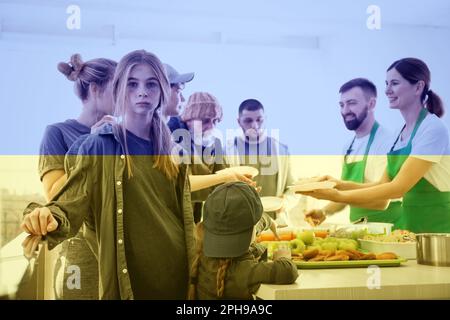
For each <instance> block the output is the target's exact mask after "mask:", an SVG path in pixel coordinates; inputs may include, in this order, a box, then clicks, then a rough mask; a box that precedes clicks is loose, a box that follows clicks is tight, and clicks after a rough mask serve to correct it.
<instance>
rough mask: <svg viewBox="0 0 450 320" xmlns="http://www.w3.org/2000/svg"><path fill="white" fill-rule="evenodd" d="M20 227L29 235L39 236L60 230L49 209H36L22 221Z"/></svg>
mask: <svg viewBox="0 0 450 320" xmlns="http://www.w3.org/2000/svg"><path fill="white" fill-rule="evenodd" d="M20 227H21V228H22V229H23V230H24V231H25V232H28V233H29V234H32V235H37V236H45V235H46V234H47V232H51V231H54V230H56V229H57V228H58V221H56V219H55V218H54V217H53V215H52V213H51V212H50V210H49V208H47V207H42V208H36V209H34V210H33V211H32V212H31V213H29V214H27V215H26V216H25V217H24V218H23V221H22V224H21V225H20Z"/></svg>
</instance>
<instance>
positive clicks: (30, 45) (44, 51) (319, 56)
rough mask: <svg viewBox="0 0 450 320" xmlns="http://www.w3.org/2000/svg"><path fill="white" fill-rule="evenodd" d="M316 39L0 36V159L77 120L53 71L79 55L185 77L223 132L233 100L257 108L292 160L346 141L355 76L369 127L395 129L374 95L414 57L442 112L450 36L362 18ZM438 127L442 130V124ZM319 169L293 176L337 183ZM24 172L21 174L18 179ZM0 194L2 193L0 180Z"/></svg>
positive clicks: (326, 167)
mask: <svg viewBox="0 0 450 320" xmlns="http://www.w3.org/2000/svg"><path fill="white" fill-rule="evenodd" d="M363 18H364V17H363ZM62 21H63V20H62ZM134 23H136V21H135V22H134ZM229 23H230V24H231V23H232V22H231V21H230V22H229ZM271 23H272V24H273V23H275V22H273V21H272V22H271ZM280 23H281V22H280ZM180 28H182V26H180ZM305 30H306V29H305ZM314 30H315V27H314V25H313V26H310V27H309V28H308V30H307V33H308V34H310V35H311V34H314ZM316 30H317V32H316V33H317V35H318V36H319V37H320V46H319V49H296V48H285V47H284V48H283V47H276V46H256V45H253V46H245V45H227V44H207V43H199V42H189V41H185V42H181V41H179V42H176V41H165V42H164V41H149V40H147V41H146V40H142V39H135V40H132V39H121V38H120V37H119V38H118V39H117V41H116V44H115V45H112V44H111V41H110V40H108V39H104V38H103V39H97V40H95V39H92V38H85V37H71V36H65V37H59V36H45V35H35V34H34V35H33V34H16V33H7V32H6V33H3V34H2V35H1V37H0V70H1V72H0V90H1V94H0V112H1V115H2V118H3V121H2V125H1V126H0V135H1V137H3V138H2V140H1V141H2V142H1V147H0V152H1V154H3V155H23V154H28V155H33V154H34V155H36V154H37V152H38V146H39V142H40V139H41V137H42V134H43V130H44V128H45V126H46V125H47V124H48V123H53V122H57V121H62V120H64V119H67V118H74V117H76V116H77V114H78V113H79V111H80V103H79V101H78V99H77V98H76V97H75V95H74V94H73V89H72V83H71V82H69V81H68V80H66V79H65V78H64V76H63V75H61V74H60V73H59V72H58V71H57V70H56V64H57V63H58V62H60V61H66V60H67V59H68V58H69V57H70V55H71V54H72V53H75V52H78V53H81V55H82V56H83V58H84V59H85V60H87V59H91V58H95V57H108V58H113V59H116V60H118V59H120V57H121V56H123V55H124V54H125V53H127V52H129V51H131V50H134V49H142V48H144V49H146V50H148V51H152V52H154V53H156V54H157V55H158V56H159V57H160V58H161V59H162V60H163V61H167V62H169V63H171V64H172V65H173V66H175V67H176V68H177V69H178V70H179V71H181V72H189V71H194V72H195V73H196V76H195V79H194V80H193V81H192V82H191V83H189V84H188V86H187V87H186V89H185V95H186V96H188V95H189V94H190V93H192V92H194V91H209V92H211V93H212V94H214V95H216V96H217V97H218V99H219V101H221V103H222V105H223V107H224V113H225V115H224V120H223V122H222V123H221V124H220V125H219V128H220V129H222V130H225V129H228V128H235V127H236V116H237V108H238V105H239V103H240V102H241V101H242V100H244V99H246V98H250V97H253V98H257V99H260V100H261V101H262V102H263V104H264V105H265V107H266V114H267V118H268V119H267V126H268V127H269V128H276V129H280V138H281V140H282V141H283V142H285V143H287V144H288V145H289V147H290V150H291V153H292V154H295V155H330V154H334V155H338V154H340V152H341V149H342V145H343V143H344V141H345V140H346V139H349V138H350V136H351V133H349V132H348V131H347V130H346V129H345V128H344V126H343V124H342V120H341V117H340V114H339V108H338V103H337V102H338V97H339V96H338V89H339V86H340V85H341V84H342V83H343V82H345V81H347V80H349V79H351V78H354V77H359V76H363V77H367V78H369V79H371V80H373V81H374V82H375V84H376V85H377V86H378V89H379V99H378V106H377V111H376V114H377V118H378V119H379V120H380V122H381V123H383V124H384V125H386V126H387V127H390V128H392V129H393V130H394V129H396V128H398V127H400V126H401V118H400V115H399V114H398V112H397V111H392V110H389V109H388V107H387V103H386V102H387V101H386V98H385V96H384V93H383V90H384V77H385V70H386V68H387V67H388V65H389V64H390V63H392V62H393V61H394V60H396V59H398V58H401V57H406V56H415V57H419V58H422V59H423V60H424V61H426V62H427V64H428V65H429V67H430V69H431V72H432V88H433V90H434V91H435V92H437V93H438V94H440V95H441V97H442V98H443V100H444V102H446V103H447V105H448V104H449V102H450V90H449V85H448V83H449V81H448V79H447V77H448V75H449V74H450V61H449V59H448V58H447V57H448V56H450V45H449V42H448V39H450V30H449V29H446V28H429V27H417V26H410V27H407V26H396V25H392V24H387V25H383V26H382V28H381V30H373V31H371V30H368V29H367V28H366V26H365V20H364V19H362V20H361V23H359V24H336V23H330V24H328V25H327V24H323V23H322V24H320V25H319V24H318V25H317V26H316ZM238 31H239V30H237V31H236V30H235V32H238ZM261 32H265V30H262V31H261ZM444 119H445V121H446V123H447V124H448V125H449V126H450V118H449V116H448V115H447V116H446V117H445V118H444ZM2 162H3V163H4V165H3V167H0V174H2V172H3V173H5V172H9V173H10V174H11V172H14V170H16V169H15V168H14V166H13V165H12V167H11V164H10V162H8V161H0V166H1V165H2ZM319 162H320V165H317V163H318V162H317V161H309V162H308V161H304V162H303V164H301V163H300V164H299V165H298V166H297V167H296V172H297V173H298V174H300V175H314V174H317V173H321V172H325V173H331V174H334V175H339V164H336V161H335V159H334V158H333V159H330V160H329V161H327V158H326V157H325V158H322V159H321V160H320V161H319ZM6 163H8V164H6ZM17 170H19V169H17ZM24 170H25V169H24V166H21V167H20V172H22V173H23V171H24ZM35 170H36V167H30V168H29V172H30V173H31V172H33V174H34V172H35ZM33 179H35V177H34V178H33ZM20 180H22V179H19V181H14V186H15V187H14V188H19V189H21V190H27V188H31V190H33V191H34V189H36V188H40V186H39V183H38V182H37V183H36V182H33V183H30V180H27V179H25V178H23V181H22V182H21V181H20ZM18 186H21V187H18ZM0 187H11V185H9V186H8V182H6V179H0Z"/></svg>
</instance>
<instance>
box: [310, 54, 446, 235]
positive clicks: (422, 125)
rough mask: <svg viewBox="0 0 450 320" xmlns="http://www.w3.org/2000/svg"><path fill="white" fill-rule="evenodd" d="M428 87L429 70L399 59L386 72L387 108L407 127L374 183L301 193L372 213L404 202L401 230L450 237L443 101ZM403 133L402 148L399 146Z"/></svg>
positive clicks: (412, 62) (416, 62)
mask: <svg viewBox="0 0 450 320" xmlns="http://www.w3.org/2000/svg"><path fill="white" fill-rule="evenodd" d="M430 83H431V74H430V70H429V69H428V67H427V65H426V64H425V63H424V62H423V61H421V60H419V59H416V58H404V59H400V60H397V61H395V62H394V63H393V64H392V65H391V66H390V67H389V68H388V70H387V76H386V96H387V97H388V99H389V107H390V108H391V109H398V110H400V111H401V114H402V116H403V119H404V120H405V126H404V127H403V129H402V131H401V132H400V135H399V136H398V138H397V140H396V141H395V143H394V144H393V146H392V148H391V151H390V152H389V153H388V166H387V168H386V171H385V173H384V175H383V177H382V178H381V180H380V181H379V182H378V183H375V184H373V183H370V184H357V183H355V184H354V185H351V184H352V183H350V185H348V184H347V185H345V182H339V181H338V183H340V184H341V185H340V186H339V187H338V188H337V189H329V190H315V191H313V192H301V193H302V194H305V195H309V196H312V197H314V198H317V199H326V200H331V201H334V202H338V203H347V204H350V205H358V206H364V204H366V203H367V199H370V200H371V202H372V204H376V207H382V206H383V204H387V201H388V200H389V199H392V198H399V197H403V206H402V217H401V218H400V224H404V227H405V228H406V229H408V230H410V231H413V232H446V233H447V232H450V183H449V181H450V137H449V131H448V128H447V126H446V125H445V123H444V122H443V121H442V119H440V118H441V117H442V115H443V114H444V107H443V103H442V100H441V99H440V97H439V96H438V95H437V94H436V93H435V92H434V91H432V90H430V89H429V88H430ZM424 107H425V108H424ZM403 131H404V136H405V140H404V141H405V143H404V142H402V141H401V140H400V137H401V136H402V133H403ZM409 132H411V133H410V134H409ZM396 145H399V146H398V148H399V149H398V150H395V147H396ZM327 179H329V178H327ZM342 190H346V191H342Z"/></svg>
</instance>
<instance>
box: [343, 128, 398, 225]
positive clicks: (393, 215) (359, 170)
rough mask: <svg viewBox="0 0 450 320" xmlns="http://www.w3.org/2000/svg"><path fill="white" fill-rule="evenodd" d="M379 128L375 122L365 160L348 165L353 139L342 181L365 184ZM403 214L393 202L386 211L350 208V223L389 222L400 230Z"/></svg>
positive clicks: (396, 203) (344, 166) (345, 158)
mask: <svg viewBox="0 0 450 320" xmlns="http://www.w3.org/2000/svg"><path fill="white" fill-rule="evenodd" d="M378 128H379V124H378V122H376V121H375V123H374V125H373V126H372V130H371V131H370V137H369V141H368V142H367V146H366V150H365V151H364V158H363V160H361V161H355V162H351V163H347V157H348V155H349V154H350V152H351V149H352V147H353V143H354V142H355V139H356V136H355V138H354V139H353V141H352V143H351V145H350V147H349V148H348V150H347V153H346V155H345V157H344V164H343V166H342V175H341V179H342V180H344V181H353V182H359V183H364V173H365V170H366V164H367V157H368V154H369V150H370V147H371V146H372V142H373V140H374V139H375V135H376V133H377V130H378ZM401 213H402V208H401V202H400V201H391V202H390V204H389V207H388V208H387V209H386V210H381V211H380V210H371V209H365V208H361V207H356V206H350V221H352V222H354V221H357V220H360V219H362V218H367V221H368V222H387V223H392V224H393V225H394V226H393V228H394V229H399V228H401V227H402V225H401V224H400V223H399V222H400V217H401Z"/></svg>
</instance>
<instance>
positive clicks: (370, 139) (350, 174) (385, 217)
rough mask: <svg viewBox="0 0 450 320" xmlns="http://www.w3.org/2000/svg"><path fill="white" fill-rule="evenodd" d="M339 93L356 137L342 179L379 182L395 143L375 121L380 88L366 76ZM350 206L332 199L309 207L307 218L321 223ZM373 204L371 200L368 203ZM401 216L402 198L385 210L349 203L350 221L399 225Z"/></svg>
mask: <svg viewBox="0 0 450 320" xmlns="http://www.w3.org/2000/svg"><path fill="white" fill-rule="evenodd" d="M339 93H340V94H341V97H340V101H339V105H340V108H341V115H342V119H343V120H344V124H345V126H346V128H347V129H348V130H351V131H354V132H355V136H354V137H353V138H352V140H351V141H349V142H348V143H346V145H345V148H344V150H343V154H344V161H343V165H342V175H341V179H342V180H347V181H353V182H359V183H371V182H374V183H375V182H377V181H379V179H380V178H381V176H382V175H383V172H384V169H385V167H386V161H387V158H386V154H387V153H388V152H389V148H390V147H391V145H392V136H391V134H390V133H389V132H388V131H387V130H386V129H385V128H384V127H382V126H380V125H379V123H378V122H377V121H376V120H375V115H374V110H375V105H376V101H377V88H376V87H375V85H374V84H373V83H372V82H371V81H369V80H367V79H364V78H355V79H352V80H350V81H348V82H346V83H344V84H343V85H342V86H341V88H340V90H339ZM346 206H347V205H346V204H342V203H334V202H330V203H329V204H327V205H326V206H325V207H323V208H322V209H318V210H317V209H314V210H310V211H309V212H307V213H306V214H305V216H306V219H307V220H309V221H311V222H312V223H313V224H320V223H322V222H323V221H324V220H325V219H326V217H327V216H330V215H333V214H335V213H336V212H339V211H342V210H343V209H344V208H345V207H346ZM367 207H370V203H368V204H367ZM400 215H401V201H398V200H397V201H394V200H393V201H391V203H390V204H389V207H388V208H387V209H386V210H385V211H379V210H371V209H365V208H359V207H355V206H350V221H351V222H355V221H358V220H361V219H367V221H369V222H390V223H393V224H394V227H397V225H396V223H397V222H398V220H399V218H400Z"/></svg>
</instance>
